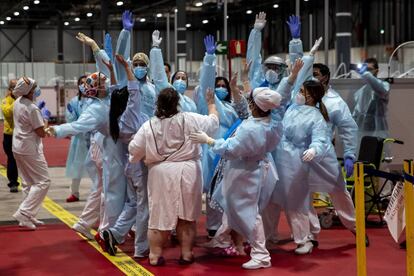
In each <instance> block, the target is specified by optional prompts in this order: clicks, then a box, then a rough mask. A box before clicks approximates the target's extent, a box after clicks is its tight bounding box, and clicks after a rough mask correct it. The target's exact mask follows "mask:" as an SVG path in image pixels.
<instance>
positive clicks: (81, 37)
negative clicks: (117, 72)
mask: <svg viewBox="0 0 414 276" xmlns="http://www.w3.org/2000/svg"><path fill="white" fill-rule="evenodd" d="M76 38H77V39H78V40H79V41H80V42H82V43H84V44H86V45H88V46H91V47H92V46H93V44H96V42H95V40H93V39H92V38H90V37H89V36H87V35H85V34H84V33H78V35H77V36H76Z"/></svg>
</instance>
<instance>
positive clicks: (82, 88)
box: [79, 84, 85, 95]
mask: <svg viewBox="0 0 414 276" xmlns="http://www.w3.org/2000/svg"><path fill="white" fill-rule="evenodd" d="M79 92H80V93H81V94H82V95H85V85H83V84H81V85H79Z"/></svg>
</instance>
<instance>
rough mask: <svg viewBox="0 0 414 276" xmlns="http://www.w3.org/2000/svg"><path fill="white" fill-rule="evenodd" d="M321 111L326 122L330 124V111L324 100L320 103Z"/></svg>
mask: <svg viewBox="0 0 414 276" xmlns="http://www.w3.org/2000/svg"><path fill="white" fill-rule="evenodd" d="M319 111H320V112H321V114H322V116H323V118H324V119H325V121H327V122H329V116H328V110H327V109H326V106H325V105H324V104H323V102H322V100H321V101H320V102H319Z"/></svg>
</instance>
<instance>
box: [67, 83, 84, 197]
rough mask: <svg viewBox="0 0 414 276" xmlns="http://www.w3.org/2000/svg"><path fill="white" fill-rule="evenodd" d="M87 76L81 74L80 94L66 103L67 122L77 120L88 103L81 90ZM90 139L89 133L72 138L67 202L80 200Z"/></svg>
mask: <svg viewBox="0 0 414 276" xmlns="http://www.w3.org/2000/svg"><path fill="white" fill-rule="evenodd" d="M86 77H87V76H80V77H79V79H78V82H77V84H78V95H77V96H75V97H73V98H72V99H71V100H70V101H69V103H68V104H67V105H66V112H65V117H66V122H68V123H70V122H73V121H76V120H77V119H78V118H79V116H80V114H81V113H82V110H83V109H84V107H85V105H86V103H85V98H84V97H83V92H82V91H81V90H84V89H85V86H84V85H83V84H84V83H85V81H86ZM88 139H89V135H86V136H85V135H84V134H78V135H75V136H72V137H71V138H70V146H69V151H68V157H67V159H66V170H65V175H66V177H68V178H71V179H72V183H71V185H70V196H69V197H68V198H66V202H75V201H79V185H80V182H81V179H82V178H83V177H85V176H86V170H85V166H84V163H85V159H86V155H87V153H88V146H87V144H88V142H89V141H88Z"/></svg>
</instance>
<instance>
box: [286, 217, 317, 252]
mask: <svg viewBox="0 0 414 276" xmlns="http://www.w3.org/2000/svg"><path fill="white" fill-rule="evenodd" d="M286 217H287V220H288V223H289V226H290V228H291V229H292V234H293V240H294V242H295V243H296V244H304V243H306V242H308V241H310V240H311V239H312V236H311V232H310V219H309V212H308V213H303V212H299V211H294V210H286ZM318 223H319V221H318Z"/></svg>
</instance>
